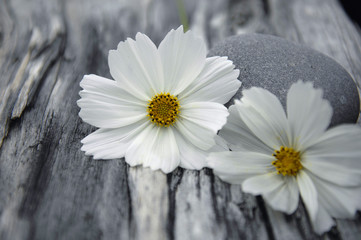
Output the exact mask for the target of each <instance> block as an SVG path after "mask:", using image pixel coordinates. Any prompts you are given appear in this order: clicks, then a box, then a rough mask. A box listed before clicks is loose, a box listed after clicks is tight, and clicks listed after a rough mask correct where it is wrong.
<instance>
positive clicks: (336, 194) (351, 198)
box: [309, 174, 361, 218]
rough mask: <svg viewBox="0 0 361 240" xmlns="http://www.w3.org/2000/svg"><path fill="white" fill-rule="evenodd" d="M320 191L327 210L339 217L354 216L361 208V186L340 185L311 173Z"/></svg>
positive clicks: (319, 197)
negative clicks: (348, 186)
mask: <svg viewBox="0 0 361 240" xmlns="http://www.w3.org/2000/svg"><path fill="white" fill-rule="evenodd" d="M309 176H310V177H311V178H312V181H313V183H314V185H315V187H316V189H317V192H318V199H319V202H320V205H322V206H323V207H324V208H325V209H326V211H327V212H328V213H329V214H330V215H331V216H332V217H337V218H353V217H354V215H355V213H356V211H357V210H360V209H361V201H360V199H361V186H359V187H356V188H347V187H340V186H337V185H334V184H330V183H329V182H326V181H323V180H321V179H319V178H317V176H315V175H313V174H309Z"/></svg>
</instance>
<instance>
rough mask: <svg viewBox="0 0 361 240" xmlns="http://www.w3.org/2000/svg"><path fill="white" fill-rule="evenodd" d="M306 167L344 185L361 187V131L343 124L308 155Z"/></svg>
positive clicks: (316, 144)
mask: <svg viewBox="0 0 361 240" xmlns="http://www.w3.org/2000/svg"><path fill="white" fill-rule="evenodd" d="M304 155H305V156H304V158H305V161H304V166H305V167H306V168H307V169H308V170H309V171H311V172H312V173H314V174H315V175H317V176H318V177H319V178H322V179H324V180H326V181H329V182H331V183H334V184H336V185H340V186H348V187H351V186H360V185H361V158H360V156H361V129H360V127H358V126H356V125H341V126H337V127H335V128H332V129H330V130H328V131H327V132H325V133H324V134H323V135H322V136H321V137H320V138H319V139H318V140H317V142H315V143H314V145H313V146H310V147H309V148H308V149H307V150H306V153H305V154H304Z"/></svg>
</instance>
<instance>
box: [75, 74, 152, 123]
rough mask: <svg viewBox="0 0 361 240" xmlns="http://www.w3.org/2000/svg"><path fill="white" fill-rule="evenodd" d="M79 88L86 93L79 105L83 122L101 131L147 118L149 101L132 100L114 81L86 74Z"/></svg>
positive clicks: (78, 102) (81, 93)
mask: <svg viewBox="0 0 361 240" xmlns="http://www.w3.org/2000/svg"><path fill="white" fill-rule="evenodd" d="M80 85H81V86H82V87H83V88H84V90H82V91H81V92H80V96H81V99H80V100H78V101H77V104H78V106H79V107H80V108H81V110H80V112H79V116H80V117H81V118H82V119H83V121H85V122H87V123H89V124H91V125H94V126H96V127H99V128H117V127H123V126H127V125H130V124H132V123H135V122H138V121H139V120H142V119H144V118H146V115H147V109H146V102H142V101H140V100H138V99H136V98H134V97H132V96H131V95H130V94H128V93H127V92H126V91H124V90H123V89H122V88H120V87H119V86H118V84H116V82H115V81H112V80H108V79H105V78H102V77H98V76H96V75H86V76H84V78H83V80H82V81H81V83H80Z"/></svg>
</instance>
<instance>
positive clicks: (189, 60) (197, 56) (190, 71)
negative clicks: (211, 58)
mask: <svg viewBox="0 0 361 240" xmlns="http://www.w3.org/2000/svg"><path fill="white" fill-rule="evenodd" d="M158 49H159V54H160V56H161V61H162V64H163V71H164V79H165V91H166V92H171V93H172V94H174V95H178V94H179V93H180V92H182V91H183V90H184V89H185V88H186V87H188V85H189V84H191V83H192V82H193V81H194V79H195V78H196V77H197V76H198V74H199V73H200V72H201V71H202V69H203V67H204V64H205V60H206V46H205V44H204V43H203V41H202V40H201V39H199V38H196V37H195V35H194V34H193V33H192V32H191V31H188V32H186V33H183V27H182V26H181V27H179V28H178V29H177V30H171V31H170V32H169V33H168V34H167V35H166V36H165V38H164V39H163V41H162V42H161V43H160V45H159V48H158Z"/></svg>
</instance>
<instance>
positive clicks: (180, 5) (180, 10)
mask: <svg viewBox="0 0 361 240" xmlns="http://www.w3.org/2000/svg"><path fill="white" fill-rule="evenodd" d="M176 3H177V8H178V15H179V19H180V21H181V24H182V25H183V31H184V32H186V31H188V18H187V13H186V9H185V7H184V3H183V0H176Z"/></svg>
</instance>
